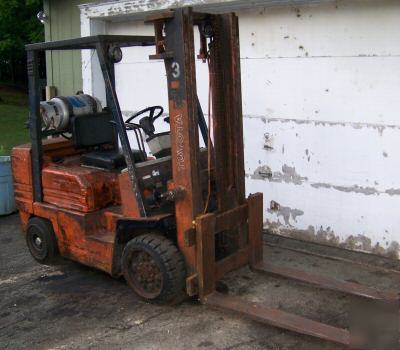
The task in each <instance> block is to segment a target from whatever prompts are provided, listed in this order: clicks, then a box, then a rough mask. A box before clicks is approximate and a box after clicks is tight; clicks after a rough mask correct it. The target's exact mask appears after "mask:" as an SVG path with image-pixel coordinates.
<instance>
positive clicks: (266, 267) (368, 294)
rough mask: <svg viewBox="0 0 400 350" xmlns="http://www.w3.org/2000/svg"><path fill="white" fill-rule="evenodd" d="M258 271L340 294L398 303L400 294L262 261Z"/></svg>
mask: <svg viewBox="0 0 400 350" xmlns="http://www.w3.org/2000/svg"><path fill="white" fill-rule="evenodd" d="M254 269H255V270H257V271H262V272H267V273H271V274H274V275H277V276H282V277H285V278H290V279H294V280H297V281H300V282H304V283H309V284H313V285H315V286H317V287H319V288H323V289H330V290H334V291H338V292H343V293H347V294H352V295H356V296H359V297H364V298H369V299H374V300H384V301H388V302H398V301H399V293H397V292H385V291H381V290H378V289H375V288H372V287H367V286H364V285H362V284H358V283H354V282H348V281H343V280H339V279H334V278H329V277H326V276H321V275H317V274H313V273H309V272H306V271H303V270H298V269H294V268H290V267H284V266H277V265H274V264H271V263H268V262H266V261H261V262H259V263H258V264H256V265H255V267H254Z"/></svg>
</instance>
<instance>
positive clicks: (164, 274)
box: [121, 233, 186, 304]
mask: <svg viewBox="0 0 400 350" xmlns="http://www.w3.org/2000/svg"><path fill="white" fill-rule="evenodd" d="M143 251H144V252H145V253H147V254H148V255H150V256H151V258H152V259H153V261H154V262H155V263H156V265H157V267H158V269H159V271H160V272H161V278H162V286H161V287H160V289H161V290H160V291H159V294H158V295H153V296H151V297H149V296H148V295H147V296H146V295H143V294H141V293H140V292H138V290H137V288H136V287H135V281H134V278H133V276H132V274H133V272H132V268H131V263H132V258H133V256H134V254H136V253H137V252H143ZM121 266H122V273H123V275H124V277H125V280H126V281H127V283H128V285H129V286H130V287H131V288H132V289H133V291H134V292H135V294H136V295H138V296H139V297H140V298H141V299H143V300H145V301H148V302H152V303H156V304H170V303H175V302H179V301H181V300H182V299H183V298H184V297H185V296H186V293H185V285H186V267H185V262H184V259H183V256H182V254H181V252H180V251H179V250H178V248H177V247H176V246H175V244H174V243H173V242H171V241H170V240H169V239H167V238H165V237H164V236H161V235H160V234H157V233H148V234H143V235H140V236H137V237H135V238H133V239H132V240H130V241H129V242H128V244H127V245H126V246H125V248H124V251H123V253H122V261H121ZM157 293H158V292H157Z"/></svg>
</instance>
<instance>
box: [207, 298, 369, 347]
mask: <svg viewBox="0 0 400 350" xmlns="http://www.w3.org/2000/svg"><path fill="white" fill-rule="evenodd" d="M203 303H204V304H206V305H210V306H213V307H217V308H222V309H225V310H229V311H233V312H235V313H238V314H240V315H243V316H245V317H249V318H251V319H253V320H255V321H258V322H262V323H265V324H268V325H271V326H274V327H279V328H283V329H287V330H289V331H293V332H296V333H301V334H306V335H310V336H313V337H317V338H320V339H324V340H328V341H332V342H335V343H339V344H342V345H345V346H348V347H350V348H352V349H361V348H362V344H363V340H362V339H361V338H360V337H357V336H353V335H351V334H350V332H349V331H348V330H346V329H342V328H337V327H333V326H330V325H327V324H324V323H321V322H317V321H313V320H310V319H308V318H304V317H301V316H298V315H294V314H291V313H288V312H285V311H282V310H279V309H274V308H270V307H267V306H264V305H262V304H260V303H253V302H248V301H245V300H243V299H241V298H238V297H234V296H229V295H223V294H221V293H218V292H215V293H212V294H210V295H208V296H207V297H206V298H204V300H203Z"/></svg>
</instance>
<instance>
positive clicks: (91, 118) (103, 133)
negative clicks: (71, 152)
mask: <svg viewBox="0 0 400 350" xmlns="http://www.w3.org/2000/svg"><path fill="white" fill-rule="evenodd" d="M71 132H72V141H73V143H74V146H75V147H76V148H83V147H90V146H100V145H103V144H114V142H115V135H116V133H115V127H114V125H113V124H112V116H111V113H110V112H107V111H105V112H100V113H94V114H85V115H79V116H74V117H72V119H71Z"/></svg>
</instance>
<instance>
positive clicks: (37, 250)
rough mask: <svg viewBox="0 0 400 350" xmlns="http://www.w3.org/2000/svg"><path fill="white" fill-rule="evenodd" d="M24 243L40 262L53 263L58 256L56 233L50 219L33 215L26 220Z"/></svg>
mask: <svg viewBox="0 0 400 350" xmlns="http://www.w3.org/2000/svg"><path fill="white" fill-rule="evenodd" d="M26 244H27V246H28V249H29V252H30V253H31V255H32V256H33V258H34V259H35V260H36V261H38V262H40V263H41V264H46V265H51V264H54V263H55V262H56V260H57V256H58V246H57V240H56V235H55V233H54V230H53V226H52V224H51V222H50V221H48V220H46V219H43V218H39V217H33V218H31V219H29V221H28V228H27V231H26Z"/></svg>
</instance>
